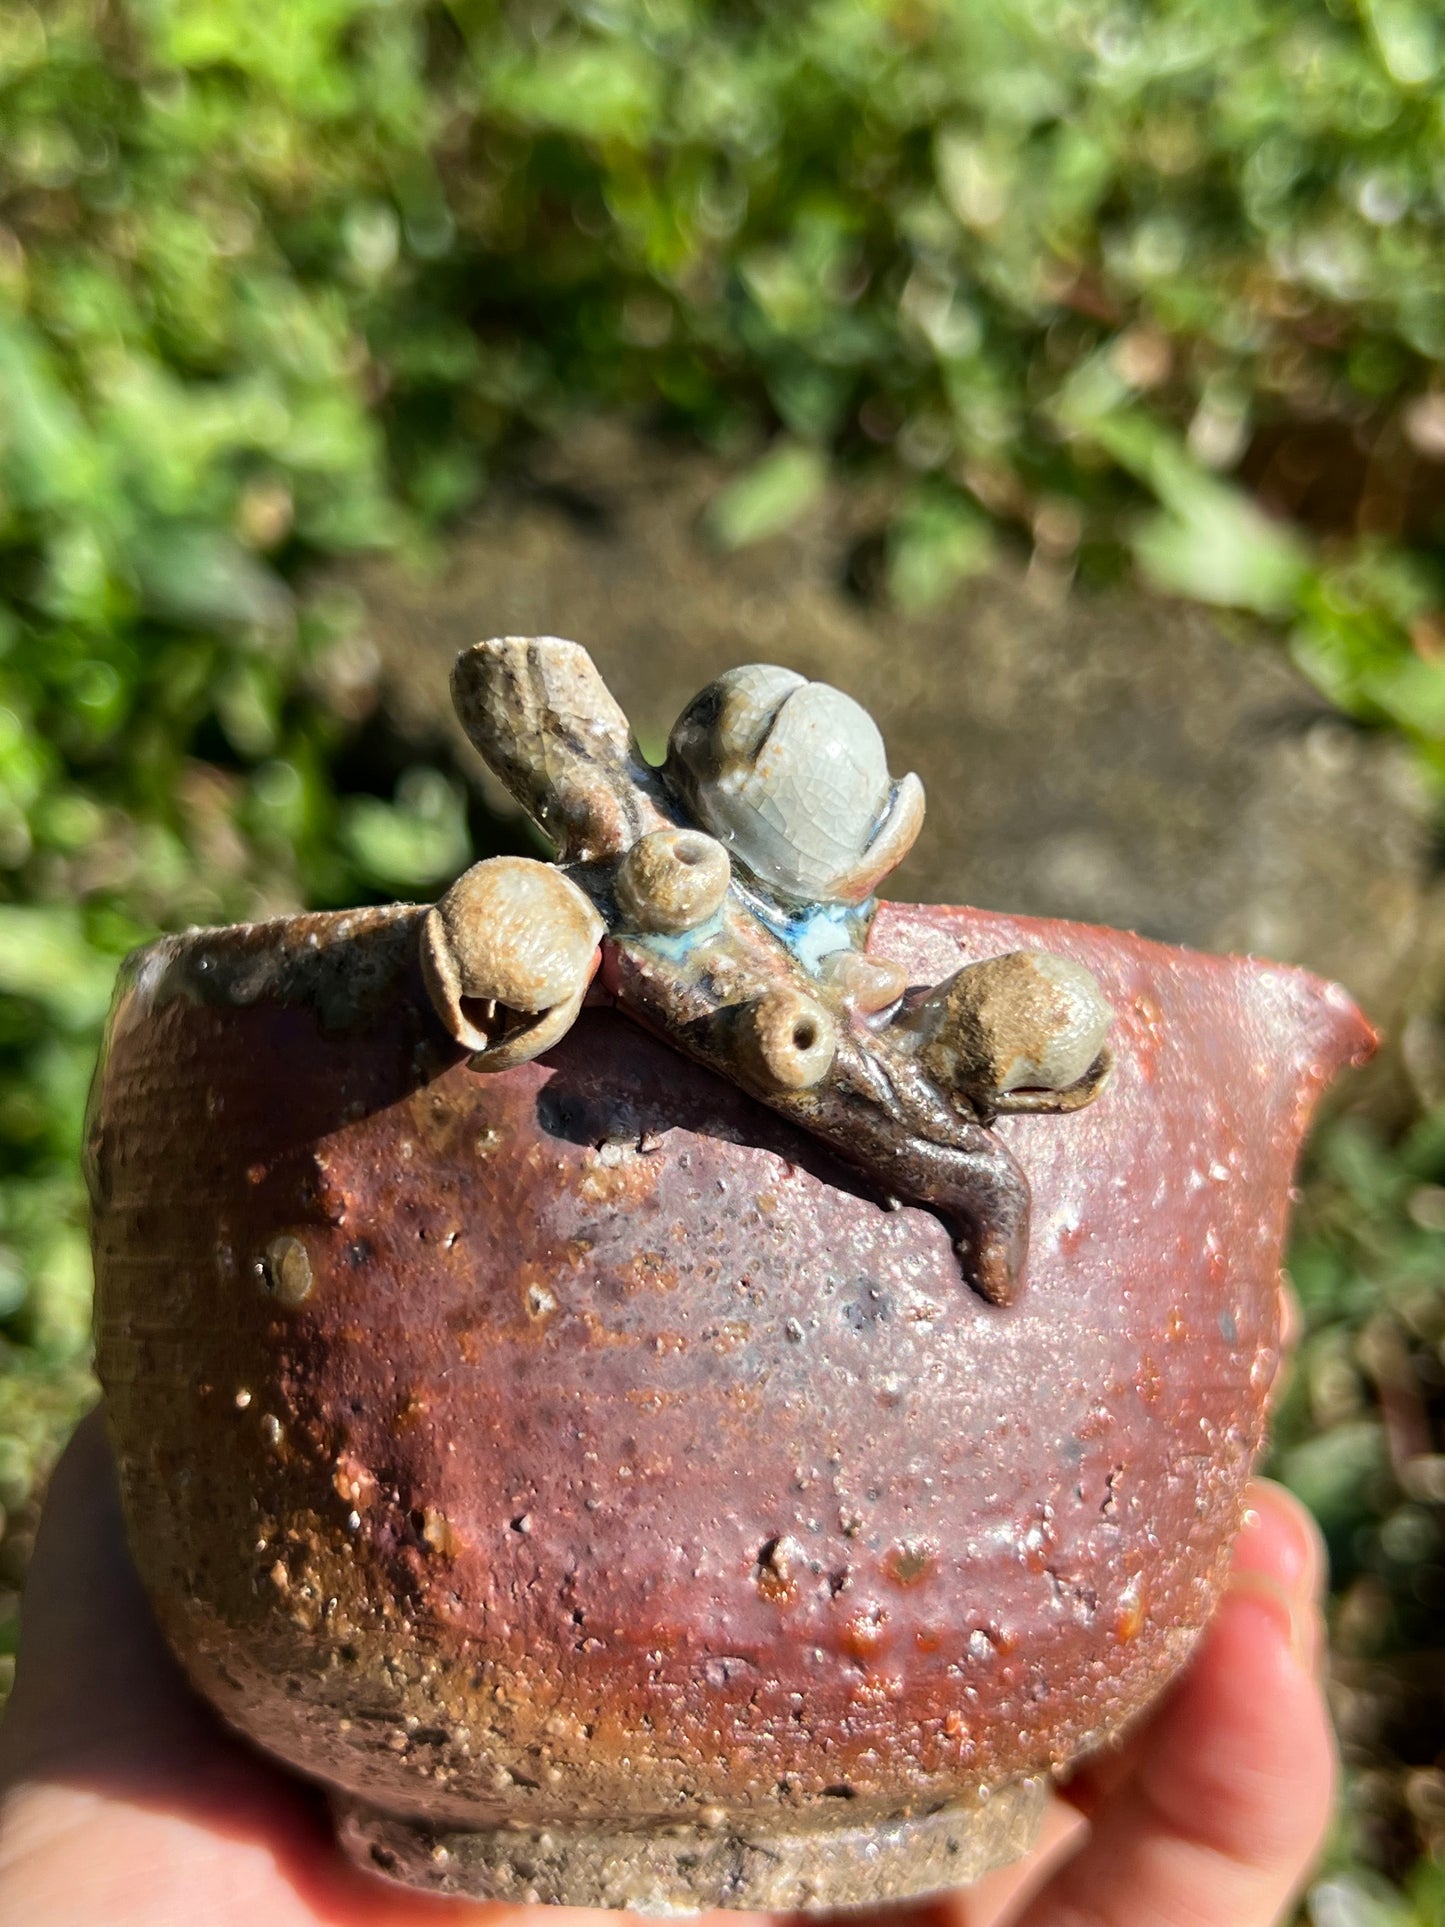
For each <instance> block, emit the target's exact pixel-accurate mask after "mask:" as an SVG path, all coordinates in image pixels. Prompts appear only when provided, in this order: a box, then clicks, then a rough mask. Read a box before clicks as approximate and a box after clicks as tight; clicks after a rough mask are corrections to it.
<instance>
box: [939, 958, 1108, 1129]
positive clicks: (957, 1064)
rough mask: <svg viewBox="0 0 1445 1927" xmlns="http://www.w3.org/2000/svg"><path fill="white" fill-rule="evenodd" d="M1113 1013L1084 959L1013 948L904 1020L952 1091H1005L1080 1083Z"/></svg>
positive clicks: (961, 976) (943, 988) (960, 976)
mask: <svg viewBox="0 0 1445 1927" xmlns="http://www.w3.org/2000/svg"><path fill="white" fill-rule="evenodd" d="M1112 1014H1113V1013H1112V1012H1111V1011H1110V1008H1109V1006H1108V1004H1107V1003H1105V1001H1104V997H1103V994H1102V992H1101V991H1100V989H1099V986H1098V983H1097V981H1096V980H1095V977H1094V973H1093V972H1092V971H1091V970H1087V969H1085V967H1084V965H1083V964H1079V963H1073V962H1071V961H1070V959H1069V958H1067V957H1055V956H1051V955H1050V954H1048V953H1047V952H1046V951H1042V950H1013V951H1010V952H1009V953H1008V954H1007V955H1005V956H1002V957H990V958H988V959H987V961H986V962H984V963H976V964H968V965H967V966H966V967H965V968H964V969H962V970H960V971H959V972H958V973H957V974H956V975H955V976H953V977H950V978H949V979H948V981H947V982H946V983H942V984H940V985H939V986H938V987H937V989H936V990H934V991H932V992H931V993H930V994H929V995H928V996H927V997H926V998H925V999H924V1000H923V1001H922V1003H920V1004H919V1005H917V1006H916V1007H915V1009H914V1010H913V1011H912V1012H910V1013H909V1014H908V1016H907V1017H906V1018H905V1019H904V1020H903V1021H904V1023H905V1024H906V1025H907V1026H909V1027H910V1028H914V1029H916V1030H917V1032H918V1034H919V1037H920V1039H921V1041H920V1044H919V1049H918V1056H919V1061H920V1062H921V1064H922V1065H923V1067H924V1069H925V1070H926V1071H927V1072H928V1074H929V1076H930V1077H932V1078H933V1079H934V1080H935V1081H936V1082H937V1083H938V1084H940V1085H942V1086H943V1088H944V1089H946V1090H958V1091H968V1092H972V1093H977V1094H979V1095H982V1096H985V1097H987V1096H991V1095H995V1096H999V1097H1006V1096H1007V1095H1008V1094H1009V1093H1010V1092H1014V1091H1067V1090H1069V1089H1070V1088H1071V1087H1072V1086H1075V1085H1078V1084H1080V1083H1081V1081H1082V1080H1083V1079H1084V1078H1086V1077H1087V1076H1088V1073H1089V1072H1090V1070H1091V1069H1093V1067H1094V1066H1095V1064H1096V1063H1097V1062H1098V1059H1099V1056H1100V1053H1101V1052H1102V1051H1103V1048H1104V1039H1105V1037H1106V1035H1107V1034H1108V1030H1109V1024H1110V1020H1111V1018H1112ZM1095 1088H1096V1087H1095ZM1091 1095H1092V1090H1091ZM1011 1108H1012V1107H1011Z"/></svg>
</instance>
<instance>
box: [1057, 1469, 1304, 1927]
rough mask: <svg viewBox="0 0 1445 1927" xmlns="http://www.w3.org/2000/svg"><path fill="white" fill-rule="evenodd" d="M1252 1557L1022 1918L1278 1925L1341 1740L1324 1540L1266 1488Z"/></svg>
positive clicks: (1243, 1553)
mask: <svg viewBox="0 0 1445 1927" xmlns="http://www.w3.org/2000/svg"><path fill="white" fill-rule="evenodd" d="M1249 1513H1250V1517H1249V1519H1248V1520H1247V1523H1246V1526H1245V1528H1244V1531H1243V1532H1242V1534H1241V1541H1240V1545H1239V1547H1238V1549H1237V1551H1236V1568H1235V1572H1234V1576H1233V1577H1232V1579H1231V1583H1230V1587H1229V1590H1228V1592H1227V1593H1226V1595H1225V1597H1224V1600H1223V1602H1222V1603H1221V1606H1220V1609H1219V1612H1218V1614H1217V1616H1216V1618H1215V1620H1214V1622H1213V1624H1212V1625H1211V1627H1210V1629H1209V1632H1208V1634H1207V1635H1206V1638H1205V1640H1204V1642H1203V1644H1202V1646H1201V1647H1200V1650H1199V1652H1198V1654H1197V1655H1196V1657H1195V1659H1194V1661H1193V1663H1192V1665H1191V1667H1190V1669H1189V1671H1188V1673H1187V1674H1186V1675H1185V1677H1184V1679H1183V1680H1182V1681H1181V1682H1180V1684H1179V1685H1178V1686H1177V1687H1176V1688H1175V1689H1174V1691H1173V1693H1172V1694H1171V1696H1170V1697H1169V1699H1168V1700H1167V1701H1166V1702H1165V1704H1164V1706H1163V1708H1162V1709H1161V1710H1160V1711H1159V1712H1158V1713H1157V1714H1156V1715H1155V1716H1154V1717H1153V1718H1152V1719H1151V1721H1150V1722H1149V1723H1148V1725H1147V1726H1146V1728H1145V1729H1144V1732H1143V1733H1142V1735H1141V1736H1140V1738H1139V1740H1138V1741H1137V1742H1136V1745H1135V1748H1134V1751H1133V1755H1132V1758H1131V1760H1130V1762H1129V1773H1128V1777H1127V1778H1126V1779H1125V1780H1124V1782H1123V1784H1122V1785H1118V1786H1116V1787H1114V1789H1113V1790H1112V1792H1111V1793H1110V1794H1109V1796H1108V1797H1107V1799H1105V1800H1104V1802H1103V1803H1102V1804H1101V1805H1100V1806H1098V1807H1097V1808H1096V1810H1095V1814H1094V1820H1093V1828H1092V1832H1091V1835H1090V1839H1089V1843H1088V1845H1087V1846H1086V1847H1084V1848H1083V1849H1082V1850H1081V1852H1080V1853H1079V1854H1078V1855H1076V1857H1075V1858H1074V1859H1073V1860H1072V1861H1070V1862H1069V1863H1068V1864H1067V1865H1066V1866H1065V1867H1064V1868H1063V1869H1061V1871H1060V1872H1059V1873H1058V1874H1056V1875H1055V1876H1054V1878H1053V1879H1052V1880H1051V1881H1049V1882H1048V1884H1047V1885H1046V1886H1045V1888H1044V1889H1043V1890H1042V1891H1041V1892H1040V1893H1039V1895H1038V1896H1037V1897H1036V1898H1035V1900H1034V1901H1033V1902H1032V1904H1031V1905H1030V1907H1029V1908H1028V1910H1027V1911H1026V1912H1025V1914H1024V1915H1023V1916H1022V1918H1021V1920H1020V1922H1019V1927H1073V1923H1076V1922H1077V1923H1084V1922H1087V1923H1088V1927H1137V1924H1138V1923H1139V1922H1142V1921H1148V1922H1150V1923H1151V1927H1269V1923H1271V1922H1273V1921H1275V1920H1276V1919H1277V1918H1278V1916H1279V1914H1280V1913H1281V1911H1282V1910H1283V1909H1284V1908H1285V1906H1286V1905H1287V1904H1288V1902H1289V1900H1290V1898H1291V1896H1292V1895H1293V1894H1294V1892H1295V1891H1296V1889H1297V1888H1298V1886H1299V1884H1300V1883H1301V1881H1302V1879H1303V1877H1304V1875H1305V1873H1306V1871H1307V1870H1308V1867H1309V1865H1310V1863H1311V1861H1312V1859H1313V1857H1314V1855H1315V1853H1316V1852H1317V1850H1318V1847H1319V1843H1320V1841H1321V1839H1322V1837H1323V1834H1324V1830H1325V1827H1326V1825H1327V1823H1328V1818H1329V1812H1330V1804H1331V1797H1332V1791H1333V1785H1334V1746H1333V1739H1332V1736H1331V1734H1330V1729H1329V1721H1328V1718H1327V1716H1326V1713H1325V1709H1324V1704H1323V1701H1322V1698H1321V1695H1320V1691H1319V1687H1318V1684H1317V1681H1316V1679H1315V1664H1316V1656H1317V1650H1318V1633H1317V1627H1318V1614H1317V1612H1316V1610H1315V1608H1314V1605H1313V1601H1312V1589H1313V1587H1314V1586H1315V1585H1316V1584H1317V1582H1318V1575H1319V1572H1320V1570H1321V1567H1320V1559H1319V1552H1318V1543H1317V1540H1316V1539H1315V1536H1314V1533H1313V1529H1312V1527H1310V1526H1309V1525H1308V1523H1307V1521H1306V1519H1305V1517H1304V1515H1303V1513H1302V1511H1301V1510H1300V1509H1299V1508H1298V1507H1297V1506H1296V1505H1295V1502H1294V1501H1292V1500H1290V1499H1289V1497H1288V1495H1286V1494H1281V1493H1280V1492H1279V1489H1278V1488H1276V1487H1269V1486H1263V1485H1261V1486H1259V1487H1257V1488H1255V1489H1253V1490H1252V1493H1251V1503H1250V1507H1249Z"/></svg>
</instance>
